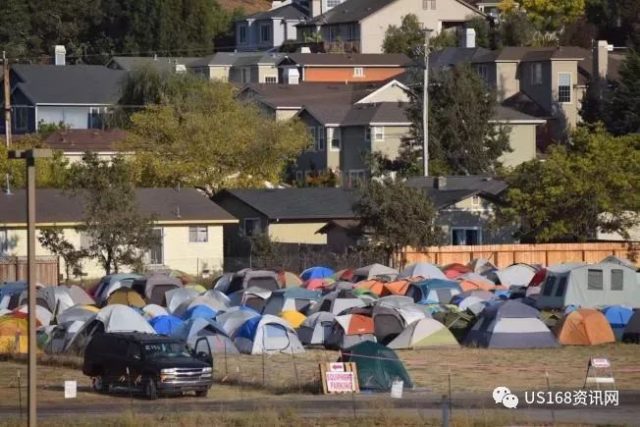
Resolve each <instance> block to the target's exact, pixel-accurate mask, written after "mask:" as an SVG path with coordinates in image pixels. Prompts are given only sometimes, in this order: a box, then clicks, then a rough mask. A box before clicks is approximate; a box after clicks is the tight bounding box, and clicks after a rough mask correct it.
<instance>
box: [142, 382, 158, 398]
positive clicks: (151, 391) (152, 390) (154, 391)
mask: <svg viewBox="0 0 640 427" xmlns="http://www.w3.org/2000/svg"><path fill="white" fill-rule="evenodd" d="M143 384H144V397H146V398H147V399H149V400H156V399H157V398H158V387H157V386H156V382H155V380H154V379H153V378H149V377H146V378H145V380H144V383H143Z"/></svg>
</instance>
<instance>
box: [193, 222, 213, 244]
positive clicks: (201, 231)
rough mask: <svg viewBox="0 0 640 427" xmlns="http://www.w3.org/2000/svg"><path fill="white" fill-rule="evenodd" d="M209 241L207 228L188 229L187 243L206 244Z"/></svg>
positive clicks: (195, 227)
mask: <svg viewBox="0 0 640 427" xmlns="http://www.w3.org/2000/svg"><path fill="white" fill-rule="evenodd" d="M208 241H209V227H207V226H206V225H196V226H192V227H189V243H206V242H208Z"/></svg>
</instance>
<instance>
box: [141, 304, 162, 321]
mask: <svg viewBox="0 0 640 427" xmlns="http://www.w3.org/2000/svg"><path fill="white" fill-rule="evenodd" d="M142 313H143V314H144V317H146V318H147V319H153V318H154V317H158V316H166V315H168V314H169V312H168V311H167V309H166V308H164V307H160V306H159V305H158V304H147V305H145V306H144V307H143V308H142Z"/></svg>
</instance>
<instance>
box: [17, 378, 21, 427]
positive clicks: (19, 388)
mask: <svg viewBox="0 0 640 427" xmlns="http://www.w3.org/2000/svg"><path fill="white" fill-rule="evenodd" d="M17 376H18V406H19V407H20V424H22V381H20V376H21V375H20V370H19V369H18V372H17Z"/></svg>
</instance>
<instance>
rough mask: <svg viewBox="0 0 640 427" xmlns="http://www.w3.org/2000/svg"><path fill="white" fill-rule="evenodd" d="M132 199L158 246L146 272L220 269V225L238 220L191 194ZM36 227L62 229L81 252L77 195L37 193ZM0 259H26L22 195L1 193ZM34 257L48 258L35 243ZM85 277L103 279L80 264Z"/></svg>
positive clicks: (93, 267)
mask: <svg viewBox="0 0 640 427" xmlns="http://www.w3.org/2000/svg"><path fill="white" fill-rule="evenodd" d="M136 199H137V202H138V206H139V209H140V213H141V214H143V215H153V216H154V217H155V224H154V232H155V233H157V235H158V236H159V237H160V241H159V243H158V245H157V246H156V247H154V248H153V249H152V250H151V251H150V252H149V253H148V254H147V256H146V264H147V266H148V267H152V268H153V267H158V266H167V267H169V268H171V269H177V270H181V271H184V272H186V273H189V274H196V275H197V274H200V273H201V272H202V270H204V269H209V270H212V271H216V270H221V269H222V262H223V251H224V250H223V245H224V243H223V240H224V239H223V232H224V226H226V225H228V224H237V222H238V221H237V220H236V219H235V218H234V217H233V216H231V215H230V214H229V213H228V212H226V211H225V210H224V209H222V208H221V207H220V206H218V205H216V204H215V203H213V202H211V201H210V200H209V199H207V198H206V197H205V196H203V195H202V194H200V193H199V192H198V191H196V190H193V189H180V190H175V189H171V188H142V189H138V190H136ZM36 200H37V204H36V209H37V210H36V221H37V222H36V227H37V228H38V229H41V228H44V227H61V228H62V229H63V231H64V235H65V237H66V238H67V239H68V240H69V241H70V242H71V243H73V244H74V245H75V247H76V248H83V247H86V245H87V244H88V236H87V235H86V234H85V233H83V232H82V231H78V230H77V227H78V226H79V225H81V223H82V219H83V207H82V205H83V203H82V199H81V198H80V196H76V195H73V194H70V193H66V192H63V191H62V190H57V189H38V190H37V193H36ZM0 206H2V209H0V254H1V255H3V256H26V254H27V246H26V239H27V225H26V193H25V191H24V190H15V191H14V192H13V193H11V194H6V193H0ZM36 245H37V247H36V255H37V256H40V255H51V254H50V253H49V252H48V251H47V250H46V249H44V248H43V247H42V246H41V245H40V244H39V243H37V244H36ZM84 269H85V273H86V274H87V275H88V276H89V277H100V276H102V275H103V274H104V272H103V271H102V269H101V268H100V266H99V265H98V264H97V263H95V262H93V261H87V262H85V263H84Z"/></svg>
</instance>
